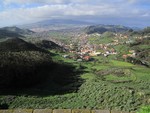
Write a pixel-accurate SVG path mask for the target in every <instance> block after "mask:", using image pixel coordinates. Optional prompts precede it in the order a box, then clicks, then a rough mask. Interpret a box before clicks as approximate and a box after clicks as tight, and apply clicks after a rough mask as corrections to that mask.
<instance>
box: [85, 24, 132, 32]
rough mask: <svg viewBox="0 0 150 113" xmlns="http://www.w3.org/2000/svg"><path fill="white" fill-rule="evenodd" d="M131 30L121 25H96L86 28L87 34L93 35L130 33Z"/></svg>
mask: <svg viewBox="0 0 150 113" xmlns="http://www.w3.org/2000/svg"><path fill="white" fill-rule="evenodd" d="M130 29H131V28H129V27H125V26H121V25H94V26H89V27H86V28H85V32H86V33H87V34H92V33H99V34H102V33H104V32H106V31H110V32H126V31H129V30H130Z"/></svg>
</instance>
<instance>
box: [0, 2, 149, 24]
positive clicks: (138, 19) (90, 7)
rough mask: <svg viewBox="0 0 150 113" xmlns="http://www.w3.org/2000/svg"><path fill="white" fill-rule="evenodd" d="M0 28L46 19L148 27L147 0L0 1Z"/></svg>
mask: <svg viewBox="0 0 150 113" xmlns="http://www.w3.org/2000/svg"><path fill="white" fill-rule="evenodd" d="M0 1H1V4H0V27H4V26H13V25H21V24H29V23H35V22H38V21H42V20H49V19H72V20H79V21H86V22H91V23H96V24H114V25H116V24H117V25H125V26H132V27H133V26H134V27H146V26H150V21H149V20H150V7H149V6H150V1H149V0H113V1H112V0H105V1H104V0H94V1H93V0H0Z"/></svg>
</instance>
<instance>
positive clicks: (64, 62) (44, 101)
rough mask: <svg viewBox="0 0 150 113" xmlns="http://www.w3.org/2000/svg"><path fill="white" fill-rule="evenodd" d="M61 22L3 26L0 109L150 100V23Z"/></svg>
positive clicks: (132, 104)
mask: <svg viewBox="0 0 150 113" xmlns="http://www.w3.org/2000/svg"><path fill="white" fill-rule="evenodd" d="M40 24H41V23H40ZM86 24H87V23H86ZM61 26H62V27H59V28H60V29H57V28H58V27H56V29H54V28H53V29H48V28H47V27H46V28H47V29H48V30H45V29H46V28H43V29H42V30H41V28H40V30H39V29H37V26H36V29H34V28H32V29H31V30H27V29H26V30H22V29H20V28H18V29H16V27H15V28H14V27H10V28H9V29H8V28H4V29H3V28H1V29H0V88H1V91H0V109H8V108H34V109H37V108H40V109H43V108H54V109H55V108H56V109H57V108H60V109H61V108H63V109H74V108H76V109H77V108H79V109H108V110H120V111H139V109H141V107H142V106H149V105H150V69H149V68H150V46H149V45H150V35H149V33H150V28H149V27H147V28H145V29H142V30H139V31H135V30H133V29H131V28H129V27H124V26H119V25H118V26H117V25H95V26H90V25H85V26H83V25H82V26H80V25H77V26H75V27H74V28H72V27H71V28H70V27H69V28H68V27H67V29H66V28H64V27H63V26H64V25H61ZM12 29H13V30H12ZM33 29H34V32H33V31H32V30H33ZM37 30H38V31H37ZM43 30H44V31H43ZM10 33H11V35H10ZM1 34H2V35H1Z"/></svg>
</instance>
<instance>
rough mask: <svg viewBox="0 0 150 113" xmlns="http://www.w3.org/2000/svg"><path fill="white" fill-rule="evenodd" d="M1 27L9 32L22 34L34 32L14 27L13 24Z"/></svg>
mask: <svg viewBox="0 0 150 113" xmlns="http://www.w3.org/2000/svg"><path fill="white" fill-rule="evenodd" d="M1 29H2V30H6V31H10V32H14V33H18V34H22V35H26V34H32V33H34V32H33V31H31V30H29V29H20V28H18V27H15V26H13V27H3V28H1Z"/></svg>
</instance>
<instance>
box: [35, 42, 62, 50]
mask: <svg viewBox="0 0 150 113" xmlns="http://www.w3.org/2000/svg"><path fill="white" fill-rule="evenodd" d="M35 45H37V46H38V47H40V48H44V49H55V50H63V48H62V47H61V46H59V45H57V44H56V43H54V42H52V41H48V40H42V41H39V42H36V43H35Z"/></svg>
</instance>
